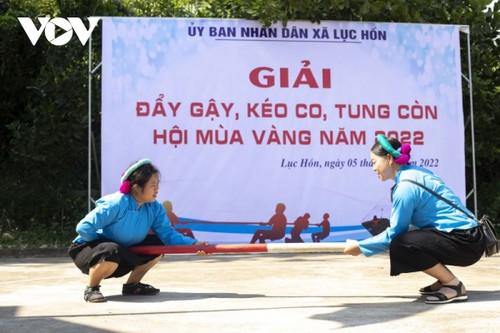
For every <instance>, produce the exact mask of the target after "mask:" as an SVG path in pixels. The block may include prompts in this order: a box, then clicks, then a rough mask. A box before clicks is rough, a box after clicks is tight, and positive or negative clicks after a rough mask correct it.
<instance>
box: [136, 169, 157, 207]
mask: <svg viewBox="0 0 500 333" xmlns="http://www.w3.org/2000/svg"><path fill="white" fill-rule="evenodd" d="M159 189H160V179H159V178H158V175H157V174H153V175H152V176H151V178H150V179H149V180H148V182H147V183H146V184H145V185H144V188H142V189H141V188H140V187H138V186H137V192H136V198H135V199H136V200H137V202H138V203H139V204H143V203H146V202H154V201H155V200H156V196H157V195H158V190H159Z"/></svg>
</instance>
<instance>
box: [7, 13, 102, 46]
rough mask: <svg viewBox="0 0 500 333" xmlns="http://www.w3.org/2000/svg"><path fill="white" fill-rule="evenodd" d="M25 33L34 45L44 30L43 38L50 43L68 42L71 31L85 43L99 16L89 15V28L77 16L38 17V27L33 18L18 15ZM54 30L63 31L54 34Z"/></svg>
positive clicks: (60, 43) (63, 43)
mask: <svg viewBox="0 0 500 333" xmlns="http://www.w3.org/2000/svg"><path fill="white" fill-rule="evenodd" d="M17 19H18V20H19V22H20V23H21V25H22V27H23V29H24V31H25V32H26V35H27V36H28V38H29V39H30V41H31V44H33V46H34V45H36V43H37V42H38V40H39V39H40V36H41V35H42V33H43V32H45V38H46V39H47V40H48V41H49V43H51V44H52V45H56V46H61V45H65V44H66V43H68V42H69V41H70V40H71V38H72V37H73V31H74V32H75V33H76V36H77V37H78V39H79V40H80V42H81V43H82V45H85V44H86V43H87V41H88V40H89V38H90V35H91V34H92V31H94V29H95V27H96V26H97V23H99V20H100V19H101V18H100V17H89V18H88V20H89V28H88V29H87V27H85V24H83V22H82V20H81V19H80V18H78V17H68V18H67V19H65V18H62V17H54V18H53V19H51V18H50V17H38V18H37V19H38V22H40V28H37V27H36V26H35V23H33V20H31V18H29V17H18V18H17ZM56 31H57V32H60V31H64V32H63V33H62V34H59V35H58V36H56Z"/></svg>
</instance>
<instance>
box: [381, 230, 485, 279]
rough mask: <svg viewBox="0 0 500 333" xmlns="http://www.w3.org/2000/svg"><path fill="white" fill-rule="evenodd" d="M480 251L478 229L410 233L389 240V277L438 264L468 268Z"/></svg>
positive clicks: (479, 254) (477, 258)
mask: <svg viewBox="0 0 500 333" xmlns="http://www.w3.org/2000/svg"><path fill="white" fill-rule="evenodd" d="M483 252H484V248H483V241H482V234H481V231H480V230H479V228H478V227H475V228H472V229H469V230H454V231H451V232H442V231H438V230H432V229H424V230H412V231H408V232H405V233H403V234H400V235H398V236H396V237H395V238H394V239H393V240H392V241H391V245H390V248H389V254H390V261H391V275H392V276H396V275H399V274H401V273H410V272H420V271H424V270H427V269H429V268H431V267H434V266H435V265H437V264H439V263H441V264H443V265H451V266H470V265H472V264H474V263H476V262H477V261H478V260H479V259H481V257H482V256H483Z"/></svg>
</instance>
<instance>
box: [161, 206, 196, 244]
mask: <svg viewBox="0 0 500 333" xmlns="http://www.w3.org/2000/svg"><path fill="white" fill-rule="evenodd" d="M163 208H165V211H166V212H167V217H168V219H169V220H170V224H171V225H172V227H174V228H175V230H176V231H177V232H179V233H181V234H183V235H184V236H188V237H191V238H194V234H193V232H192V231H191V229H189V228H178V227H177V225H178V224H181V222H180V221H179V218H178V217H177V215H175V213H174V212H173V206H172V202H170V201H163Z"/></svg>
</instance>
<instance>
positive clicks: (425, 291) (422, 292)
mask: <svg viewBox="0 0 500 333" xmlns="http://www.w3.org/2000/svg"><path fill="white" fill-rule="evenodd" d="M436 283H439V284H440V285H441V287H439V288H438V289H433V287H432V286H433V285H434V284H436ZM442 287H443V284H442V283H441V281H439V280H438V281H436V282H434V283H433V284H430V285H428V286H426V287H423V288H420V290H419V293H420V295H432V294H434V293H436V292H438V291H439V289H441V288H442Z"/></svg>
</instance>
